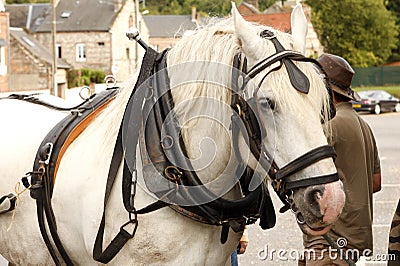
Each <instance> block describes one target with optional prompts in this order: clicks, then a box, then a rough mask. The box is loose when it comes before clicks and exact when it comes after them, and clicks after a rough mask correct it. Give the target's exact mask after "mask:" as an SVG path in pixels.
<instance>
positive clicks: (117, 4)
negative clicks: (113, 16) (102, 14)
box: [114, 0, 122, 13]
mask: <svg viewBox="0 0 400 266" xmlns="http://www.w3.org/2000/svg"><path fill="white" fill-rule="evenodd" d="M121 7H122V0H114V12H115V13H116V12H118V11H119V10H120V9H121Z"/></svg>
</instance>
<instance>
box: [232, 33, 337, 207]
mask: <svg viewBox="0 0 400 266" xmlns="http://www.w3.org/2000/svg"><path fill="white" fill-rule="evenodd" d="M260 36H261V37H263V38H266V39H268V40H270V41H271V42H272V43H273V44H274V46H275V49H276V53H275V54H273V55H271V56H269V57H267V58H265V59H263V60H261V61H259V62H258V63H257V64H255V65H254V66H253V67H252V68H251V69H250V70H248V71H247V60H246V58H245V57H244V56H243V55H242V54H241V53H240V52H239V53H237V54H236V55H235V57H234V62H233V71H232V91H233V95H232V102H231V108H232V109H234V110H235V111H236V114H235V115H234V116H237V117H239V118H240V119H237V118H236V119H235V118H233V119H232V121H233V126H232V128H233V131H234V133H233V135H234V136H236V137H235V138H234V141H236V144H237V143H238V140H237V137H238V135H239V134H238V132H239V131H240V132H241V134H242V135H243V136H249V138H248V141H247V144H248V146H249V147H250V150H251V153H252V154H253V156H254V157H255V158H256V159H257V160H258V162H259V164H260V165H261V166H262V167H263V168H264V169H265V170H266V171H267V173H268V175H269V177H270V178H271V179H272V180H273V182H272V186H273V188H274V190H275V192H276V193H277V194H278V196H279V197H280V199H281V200H282V202H283V203H284V204H285V206H284V210H287V209H289V208H290V205H292V201H291V200H289V198H288V197H289V195H291V194H292V192H293V190H295V189H298V188H302V187H306V186H311V185H320V184H326V183H330V182H334V181H338V180H339V176H338V174H337V173H334V174H329V175H324V176H316V177H309V178H305V179H301V180H295V181H291V180H288V177H289V176H291V175H293V174H295V173H297V172H299V171H301V170H303V169H305V168H306V167H308V166H310V165H312V164H314V163H316V162H318V161H320V160H322V159H326V158H335V157H336V153H335V151H334V149H333V148H332V147H331V146H329V145H324V146H321V147H317V148H315V149H313V150H311V151H309V152H307V153H305V154H303V155H301V156H300V157H298V158H296V159H294V160H293V161H291V162H289V163H288V164H286V165H285V166H283V167H281V168H280V167H279V166H278V165H277V164H276V162H275V161H274V159H273V157H272V156H271V154H270V153H269V152H268V151H267V149H266V148H265V146H264V145H263V143H262V139H263V138H264V137H266V133H265V129H264V128H262V127H260V125H263V123H262V121H260V120H261V118H260V114H259V106H258V103H257V100H256V93H257V90H258V89H259V88H260V86H261V83H262V82H263V81H264V80H265V79H266V78H267V77H268V75H269V74H270V73H272V72H274V71H277V70H279V69H280V68H281V67H282V65H284V66H285V67H286V70H287V73H288V75H289V79H290V82H291V84H292V86H293V87H294V88H295V89H296V90H297V91H299V92H300V93H305V94H307V93H308V91H309V87H310V82H309V80H308V78H307V76H306V75H305V74H304V73H303V72H302V71H301V70H300V69H299V68H298V67H297V66H296V65H295V64H294V63H293V61H303V62H311V63H314V64H316V65H317V66H318V67H320V69H321V71H322V73H325V72H324V71H323V70H322V68H321V66H320V64H319V63H318V62H317V61H316V60H314V59H311V58H306V57H304V56H303V55H302V54H300V53H298V52H294V51H289V50H285V49H284V48H283V46H282V45H281V43H280V42H279V41H278V39H277V37H276V36H275V34H274V33H272V32H271V31H269V30H264V31H262V32H261V33H260ZM277 62H279V63H280V64H279V65H278V66H277V67H274V68H272V69H271V70H269V71H268V72H267V74H265V75H264V76H263V78H262V79H261V81H260V83H259V84H258V86H257V88H256V91H255V92H254V94H253V97H252V98H251V99H249V100H248V101H246V100H245V99H244V97H242V95H245V93H244V91H245V89H246V86H247V84H248V82H249V81H250V80H251V79H252V78H254V77H255V76H256V75H258V74H260V73H261V72H262V71H263V70H265V69H267V68H268V67H270V66H271V65H272V64H274V63H277ZM325 76H326V75H325ZM327 84H328V83H327ZM327 90H328V93H329V96H330V97H332V90H331V88H330V87H327ZM330 104H331V109H333V110H334V106H333V102H332V98H331V102H330ZM333 116H334V113H331V114H330V118H332V117H333ZM240 122H242V123H243V125H244V126H240V125H239V124H238V123H240ZM235 131H237V132H236V133H235ZM235 139H236V140H235Z"/></svg>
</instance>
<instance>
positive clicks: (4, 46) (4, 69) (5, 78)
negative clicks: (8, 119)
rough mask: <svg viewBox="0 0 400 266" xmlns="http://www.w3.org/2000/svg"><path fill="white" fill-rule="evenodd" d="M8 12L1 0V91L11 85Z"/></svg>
mask: <svg viewBox="0 0 400 266" xmlns="http://www.w3.org/2000/svg"><path fill="white" fill-rule="evenodd" d="M8 24H9V20H8V13H7V12H5V9H4V6H3V3H2V1H1V0H0V92H2V91H8V87H9V74H8V70H9V64H8V58H9V45H8V40H9V38H10V37H9V36H10V34H9V31H8V28H9V26H8Z"/></svg>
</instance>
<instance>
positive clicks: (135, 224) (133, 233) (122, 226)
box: [119, 210, 138, 238]
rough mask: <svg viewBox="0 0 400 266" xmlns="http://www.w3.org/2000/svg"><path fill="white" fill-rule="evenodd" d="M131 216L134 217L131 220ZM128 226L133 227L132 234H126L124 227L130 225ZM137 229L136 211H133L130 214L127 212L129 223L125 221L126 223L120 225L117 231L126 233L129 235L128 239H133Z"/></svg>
mask: <svg viewBox="0 0 400 266" xmlns="http://www.w3.org/2000/svg"><path fill="white" fill-rule="evenodd" d="M132 214H133V215H134V216H135V217H134V218H132ZM130 224H132V225H133V229H132V233H130V232H128V231H127V230H126V229H125V227H126V226H128V225H130ZM137 227H138V220H137V214H136V210H133V211H132V212H129V221H127V222H126V223H124V224H123V225H121V227H120V228H119V231H120V232H125V233H127V234H128V235H129V238H133V237H134V236H135V233H136V230H137Z"/></svg>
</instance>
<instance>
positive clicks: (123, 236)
mask: <svg viewBox="0 0 400 266" xmlns="http://www.w3.org/2000/svg"><path fill="white" fill-rule="evenodd" d="M157 56H158V53H157V52H156V51H154V50H153V49H151V48H149V49H147V50H146V53H145V56H144V59H143V63H142V66H141V69H140V73H139V77H138V81H137V82H136V85H135V87H134V89H133V90H132V94H131V96H130V99H129V103H128V105H127V108H128V107H131V108H132V109H131V110H129V109H126V110H129V112H127V111H125V113H124V118H123V121H130V117H129V116H130V115H131V114H132V113H133V114H135V113H136V114H138V112H139V113H140V110H141V104H140V103H141V102H143V99H144V95H145V92H144V91H142V90H138V88H139V87H140V85H141V84H142V83H143V82H144V81H145V80H146V79H147V78H148V77H150V76H151V74H152V71H153V67H154V64H155V62H156V58H157ZM134 103H135V104H134ZM126 119H127V120H126ZM137 120H139V119H137ZM123 125H124V123H121V127H120V129H119V132H118V136H117V140H116V144H115V147H114V152H113V156H112V160H111V164H110V169H109V172H108V177H107V184H106V190H105V196H104V205H103V215H102V220H101V223H100V226H99V229H98V232H97V235H96V240H95V243H94V247H93V258H94V259H95V260H96V261H98V262H101V263H108V262H110V261H111V260H112V259H113V258H114V257H115V255H116V254H117V253H118V252H119V251H120V250H121V249H122V248H123V246H124V245H125V244H126V242H127V241H128V240H129V239H131V238H132V237H134V235H135V233H136V229H137V226H138V221H137V217H136V215H137V213H135V212H134V207H133V206H132V202H131V198H130V197H131V191H130V189H131V186H130V183H129V182H130V181H131V174H130V172H129V169H128V166H127V165H126V162H125V161H124V170H123V181H122V182H123V185H122V189H123V203H124V206H125V208H126V209H127V211H128V212H129V213H130V216H129V217H130V218H129V221H128V222H127V223H125V224H123V225H122V226H121V227H120V231H119V232H118V234H117V235H116V236H115V237H114V238H113V240H112V241H111V243H110V244H109V245H108V246H107V248H106V249H105V250H104V251H103V236H104V229H105V210H106V207H107V203H108V199H109V196H110V194H111V189H112V187H113V184H114V181H115V178H116V176H117V172H118V169H119V167H120V165H121V163H122V161H123V154H124V150H123V149H124V147H123V144H122V137H123V130H125V129H124V128H123ZM139 125H140V123H139V124H136V125H134V126H133V127H132V128H130V129H131V130H130V131H129V134H133V135H134V136H133V138H132V141H134V143H133V145H132V147H135V148H136V145H135V144H137V141H138V136H139V129H140V126H139ZM127 133H128V132H126V134H127ZM127 188H129V190H128V189H127ZM132 215H133V216H134V217H132ZM128 224H133V227H134V228H133V231H132V232H128V231H127V230H126V229H125V226H127V225H128Z"/></svg>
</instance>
